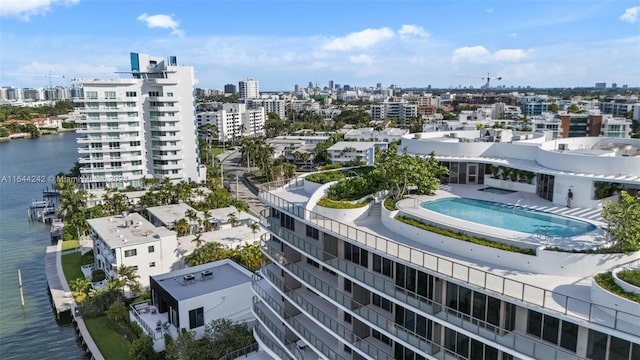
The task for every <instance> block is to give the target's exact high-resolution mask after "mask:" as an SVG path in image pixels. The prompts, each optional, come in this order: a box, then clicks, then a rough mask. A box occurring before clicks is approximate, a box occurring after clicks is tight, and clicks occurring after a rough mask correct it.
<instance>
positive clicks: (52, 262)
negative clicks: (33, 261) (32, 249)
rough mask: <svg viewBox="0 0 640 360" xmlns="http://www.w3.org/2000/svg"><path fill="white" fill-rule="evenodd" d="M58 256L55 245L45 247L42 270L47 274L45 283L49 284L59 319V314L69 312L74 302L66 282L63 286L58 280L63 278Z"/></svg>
mask: <svg viewBox="0 0 640 360" xmlns="http://www.w3.org/2000/svg"><path fill="white" fill-rule="evenodd" d="M58 256H61V255H60V252H59V251H58V245H57V244H56V245H50V246H47V253H46V254H45V258H44V262H45V266H44V269H45V272H46V273H47V283H48V284H49V292H50V293H51V300H52V303H53V307H54V310H55V312H56V316H57V317H58V318H60V314H61V313H63V312H66V311H71V309H72V308H73V306H74V301H73V295H71V290H70V289H69V286H68V285H67V283H66V281H65V282H64V284H63V282H62V281H61V280H60V279H61V278H62V279H63V278H64V272H63V271H62V263H61V261H60V259H58Z"/></svg>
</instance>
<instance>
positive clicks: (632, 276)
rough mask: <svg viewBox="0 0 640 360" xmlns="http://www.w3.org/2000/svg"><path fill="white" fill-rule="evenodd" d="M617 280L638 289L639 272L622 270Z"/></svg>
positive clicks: (639, 285) (639, 283) (639, 281)
mask: <svg viewBox="0 0 640 360" xmlns="http://www.w3.org/2000/svg"><path fill="white" fill-rule="evenodd" d="M618 278H619V279H620V280H622V281H624V282H626V283H629V284H631V285H633V286H637V287H640V270H622V271H620V272H619V273H618Z"/></svg>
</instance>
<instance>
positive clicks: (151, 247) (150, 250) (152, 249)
mask: <svg viewBox="0 0 640 360" xmlns="http://www.w3.org/2000/svg"><path fill="white" fill-rule="evenodd" d="M147 250H148V251H149V253H152V252H154V251H156V249H155V248H154V246H153V245H151V246H149V247H148V248H147Z"/></svg>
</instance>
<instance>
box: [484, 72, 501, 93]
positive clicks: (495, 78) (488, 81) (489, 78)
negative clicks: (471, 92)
mask: <svg viewBox="0 0 640 360" xmlns="http://www.w3.org/2000/svg"><path fill="white" fill-rule="evenodd" d="M482 80H483V81H486V82H487V83H486V84H485V85H484V87H485V89H487V90H488V89H491V80H502V76H498V77H491V76H490V75H489V73H487V77H483V78H482Z"/></svg>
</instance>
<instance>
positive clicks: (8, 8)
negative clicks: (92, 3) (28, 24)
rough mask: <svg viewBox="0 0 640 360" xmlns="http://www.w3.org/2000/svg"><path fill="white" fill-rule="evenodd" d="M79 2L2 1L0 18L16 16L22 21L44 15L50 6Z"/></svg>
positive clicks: (76, 0)
mask: <svg viewBox="0 0 640 360" xmlns="http://www.w3.org/2000/svg"><path fill="white" fill-rule="evenodd" d="M78 1H79V0H2V6H0V17H2V16H6V17H9V16H18V17H20V18H22V19H24V20H29V17H31V16H35V15H44V14H45V13H46V12H47V11H49V10H51V5H55V4H63V5H73V4H77V3H78Z"/></svg>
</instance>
